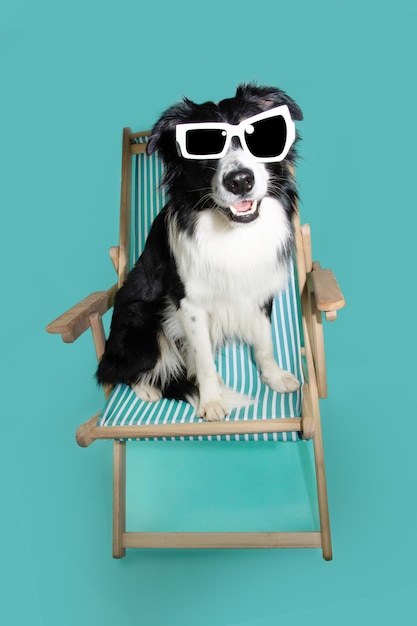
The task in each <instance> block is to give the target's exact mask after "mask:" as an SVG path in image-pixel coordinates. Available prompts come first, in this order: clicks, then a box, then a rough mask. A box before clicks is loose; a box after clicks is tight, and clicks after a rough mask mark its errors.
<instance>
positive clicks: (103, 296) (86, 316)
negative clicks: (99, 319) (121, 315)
mask: <svg viewBox="0 0 417 626" xmlns="http://www.w3.org/2000/svg"><path fill="white" fill-rule="evenodd" d="M116 290H117V285H114V286H113V287H111V288H110V289H108V290H107V291H96V292H95V293H92V294H90V295H89V296H87V297H86V298H84V300H81V302H78V304H76V305H74V306H73V307H71V308H70V309H68V311H66V312H65V313H63V314H62V315H60V316H59V317H57V319H56V320H54V321H53V322H51V323H50V324H48V326H47V327H46V330H47V331H48V333H52V334H58V335H61V336H62V340H63V341H65V343H72V342H73V341H75V340H76V339H77V338H78V337H79V336H80V335H81V334H82V333H83V332H85V331H86V330H87V328H90V316H91V315H92V314H93V313H98V314H100V315H104V313H106V311H108V310H109V308H110V307H111V306H112V305H113V299H114V294H115V292H116Z"/></svg>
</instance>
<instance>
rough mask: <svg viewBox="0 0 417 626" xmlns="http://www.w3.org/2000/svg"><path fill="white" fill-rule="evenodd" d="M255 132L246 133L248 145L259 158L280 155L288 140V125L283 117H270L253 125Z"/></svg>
mask: <svg viewBox="0 0 417 626" xmlns="http://www.w3.org/2000/svg"><path fill="white" fill-rule="evenodd" d="M251 126H252V128H253V131H252V132H250V133H249V132H245V140H246V145H247V146H248V148H249V150H250V151H251V153H252V154H253V156H256V157H258V158H264V159H266V158H272V157H276V156H278V155H280V154H281V153H282V152H283V150H284V147H285V142H286V140H287V124H286V122H285V119H284V118H283V117H282V115H278V116H276V117H269V118H267V119H265V120H259V121H258V122H254V123H253V124H251Z"/></svg>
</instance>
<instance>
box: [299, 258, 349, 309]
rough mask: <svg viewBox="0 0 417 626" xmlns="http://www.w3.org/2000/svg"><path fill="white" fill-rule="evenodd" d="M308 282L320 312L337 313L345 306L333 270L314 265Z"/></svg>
mask: <svg viewBox="0 0 417 626" xmlns="http://www.w3.org/2000/svg"><path fill="white" fill-rule="evenodd" d="M308 280H309V288H310V290H311V291H313V293H314V296H315V299H316V306H317V308H318V310H319V311H337V310H339V309H342V308H343V307H344V306H345V299H344V297H343V294H342V291H341V289H340V287H339V285H338V284H337V281H336V278H335V275H334V274H333V272H332V270H329V269H322V268H321V267H320V266H319V265H318V264H317V263H314V264H313V271H312V272H311V274H309V277H308Z"/></svg>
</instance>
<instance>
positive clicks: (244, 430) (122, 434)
mask: <svg viewBox="0 0 417 626" xmlns="http://www.w3.org/2000/svg"><path fill="white" fill-rule="evenodd" d="M97 419H98V414H97V415H94V416H93V417H92V418H91V419H90V420H88V421H87V422H85V423H84V424H82V425H81V426H80V427H79V428H78V430H77V435H76V436H77V443H78V444H79V445H80V446H82V447H87V446H89V445H90V444H91V443H92V442H93V441H95V440H96V439H148V438H149V439H152V438H154V437H168V438H169V437H200V436H201V437H207V436H210V435H211V436H215V435H243V434H259V433H276V432H280V433H284V432H287V433H289V432H301V431H302V428H303V420H302V419H301V418H282V419H277V418H271V419H264V420H239V421H236V422H232V421H231V422H228V421H225V422H189V423H179V424H150V425H144V426H139V425H135V426H97V425H96V424H97Z"/></svg>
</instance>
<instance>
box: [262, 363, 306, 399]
mask: <svg viewBox="0 0 417 626" xmlns="http://www.w3.org/2000/svg"><path fill="white" fill-rule="evenodd" d="M263 379H264V381H265V383H266V384H267V385H268V387H271V389H273V390H274V391H277V392H278V393H291V392H293V391H297V389H299V388H300V381H299V380H298V378H296V377H295V376H294V375H293V374H291V372H287V371H286V370H282V369H280V368H279V369H278V371H277V372H275V373H274V375H270V376H263Z"/></svg>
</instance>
